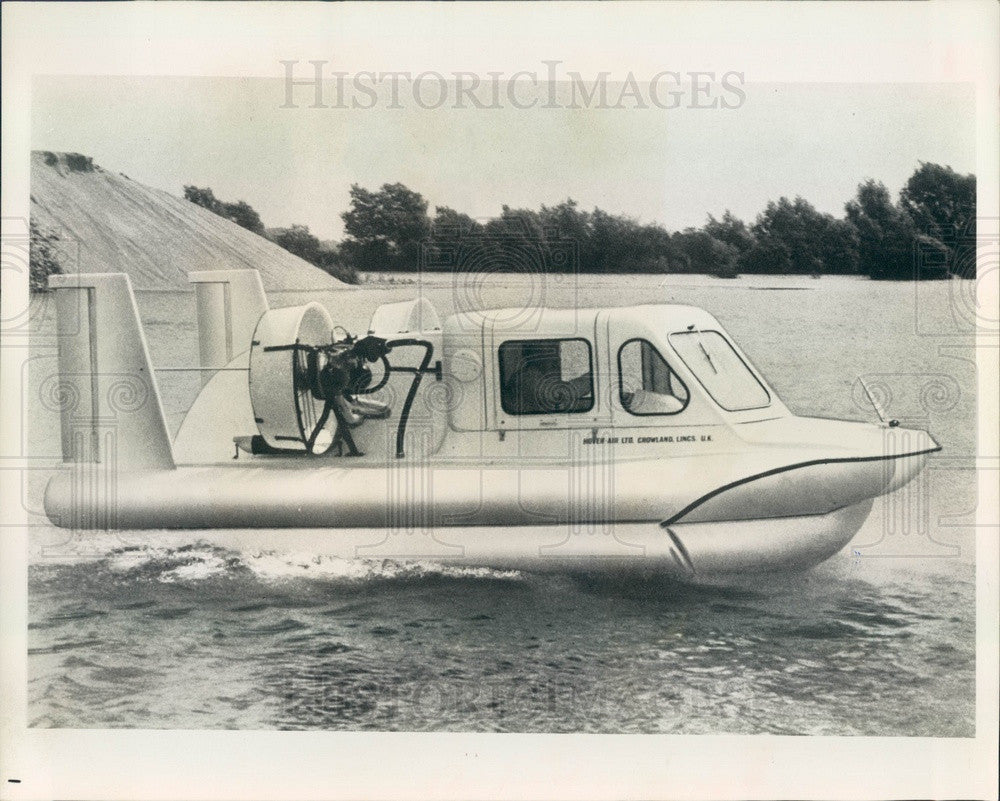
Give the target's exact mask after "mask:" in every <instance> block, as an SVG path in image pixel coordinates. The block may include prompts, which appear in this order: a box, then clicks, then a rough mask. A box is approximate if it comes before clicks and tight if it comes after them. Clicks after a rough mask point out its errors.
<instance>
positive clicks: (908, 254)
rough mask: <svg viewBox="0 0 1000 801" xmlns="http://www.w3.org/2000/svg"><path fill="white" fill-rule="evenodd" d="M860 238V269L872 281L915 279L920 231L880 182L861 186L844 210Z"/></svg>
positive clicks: (868, 181) (871, 181)
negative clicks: (917, 240) (917, 236)
mask: <svg viewBox="0 0 1000 801" xmlns="http://www.w3.org/2000/svg"><path fill="white" fill-rule="evenodd" d="M844 210H845V211H846V213H847V219H848V221H850V223H851V224H852V225H853V226H854V230H855V231H856V233H857V238H858V269H859V270H860V272H862V273H864V274H865V275H868V276H870V277H871V278H887V279H894V280H901V279H907V278H912V277H913V265H914V261H913V259H914V245H915V243H916V233H917V232H916V229H915V228H914V226H913V221H912V220H911V219H910V215H909V214H908V213H907V212H906V211H905V210H904V209H902V208H900V207H899V206H896V205H894V204H893V202H892V200H891V198H890V196H889V190H888V189H886V187H885V184H883V183H882V182H880V181H874V180H871V179H869V180H867V181H865V182H864V183H862V184H859V185H858V194H857V196H856V197H855V199H854V200H851V201H848V203H847V205H846V206H845V207H844Z"/></svg>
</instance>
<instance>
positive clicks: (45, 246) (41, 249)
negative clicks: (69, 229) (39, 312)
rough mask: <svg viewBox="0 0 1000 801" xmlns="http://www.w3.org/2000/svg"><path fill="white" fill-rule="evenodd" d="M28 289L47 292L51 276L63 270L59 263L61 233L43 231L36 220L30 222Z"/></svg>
mask: <svg viewBox="0 0 1000 801" xmlns="http://www.w3.org/2000/svg"><path fill="white" fill-rule="evenodd" d="M28 230H29V239H28V291H30V292H47V291H48V289H49V276H50V275H56V274H58V273H61V272H62V265H61V264H60V263H59V254H58V250H57V248H58V245H56V244H55V243H56V242H58V241H59V235H58V234H54V233H52V232H51V231H43V230H42V229H41V227H39V226H38V225H37V224H36V223H35V221H34V220H32V221H31V222H30V223H29V224H28Z"/></svg>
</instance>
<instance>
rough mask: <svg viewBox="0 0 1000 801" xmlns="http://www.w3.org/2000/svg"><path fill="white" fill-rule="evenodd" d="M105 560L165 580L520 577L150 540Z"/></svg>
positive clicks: (449, 567)
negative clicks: (241, 576) (158, 543)
mask: <svg viewBox="0 0 1000 801" xmlns="http://www.w3.org/2000/svg"><path fill="white" fill-rule="evenodd" d="M103 561H104V563H105V565H106V566H107V568H108V569H109V570H111V571H112V572H114V573H122V574H129V575H134V574H143V575H145V577H146V578H149V579H152V580H156V581H160V582H163V583H175V582H191V581H202V580H205V579H209V578H219V577H224V576H227V575H235V574H239V573H249V574H252V575H253V576H254V577H256V578H258V579H260V580H263V581H281V580H289V579H322V580H327V581H358V582H364V581H373V580H385V579H390V580H391V579H406V578H426V577H431V576H438V577H445V578H473V579H491V580H516V579H519V578H520V577H521V574H520V573H519V572H518V571H516V570H494V569H492V568H487V567H462V566H454V565H444V564H440V563H438V562H433V561H428V560H419V561H412V562H411V561H406V562H403V561H398V560H394V559H341V558H339V557H334V556H324V555H321V554H312V553H306V552H296V553H287V552H281V551H274V550H257V551H251V552H246V553H240V552H238V551H235V550H229V549H225V548H220V547H217V546H211V545H207V544H204V543H199V544H197V545H186V546H182V547H179V548H174V547H166V546H155V545H144V546H138V547H129V548H121V549H116V550H113V551H111V552H110V553H109V554H108V555H107V556H106V557H105V558H104V560H103Z"/></svg>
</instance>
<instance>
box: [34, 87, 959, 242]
mask: <svg viewBox="0 0 1000 801" xmlns="http://www.w3.org/2000/svg"><path fill="white" fill-rule="evenodd" d="M297 77H308V76H307V75H306V74H305V72H303V73H302V74H301V75H298V76H297ZM585 77H588V76H585ZM589 78H592V76H589ZM589 78H588V79H589ZM351 80H353V76H350V77H348V78H347V81H348V85H347V89H346V90H345V95H344V96H345V98H349V99H348V102H347V103H346V104H347V105H348V106H349V105H350V102H351V101H353V99H355V98H356V97H360V98H361V101H366V100H367V98H366V97H365V96H363V95H359V94H358V93H357V92H354V93H352V92H351V91H350V86H351V85H350V81H351ZM616 86H619V85H617V84H616V85H613V87H612V90H611V94H612V97H616V96H617V93H616V92H614V87H616ZM647 87H648V84H644V85H643V87H640V91H641V92H642V93H643V94H644V96H646V97H647V102H646V103H644V105H646V106H647V108H636V107H635V105H636V103H626V104H625V105H626V107H625V108H594V107H593V105H591V107H589V108H588V107H586V104H585V103H583V102H578V103H577V105H579V106H581V107H580V108H575V109H574V108H569V107H568V106H569V105H570V102H569V101H568V98H569V92H570V91H571V89H572V87H571V86H570V85H569V84H568V83H566V82H565V81H561V82H560V83H559V84H558V85H557V89H556V91H557V92H558V93H559V97H560V98H563V100H562V102H559V103H557V104H556V105H558V106H559V107H558V108H545V107H544V105H545V104H544V103H538V104H537V105H536V106H535V107H533V108H530V109H521V108H515V107H512V106H511V105H510V104H509V103H507V102H501V105H502V106H503V107H502V108H485V109H478V108H474V107H472V105H471V103H465V104H464V106H465V107H464V108H454V107H453V105H454V104H453V103H452V100H451V97H449V100H448V102H446V103H445V104H444V105H442V106H441V107H439V108H436V109H425V108H421V107H420V106H419V105H418V104H416V103H415V102H414V101H413V99H412V93H410V94H407V93H406V89H407V88H409V87H405V86H404V88H403V93H404V101H403V102H402V103H401V105H403V107H402V108H392V107H390V106H391V102H390V98H389V94H388V91H389V87H388V83H387V82H386V83H384V84H383V85H381V87H380V88H381V89H383V90H384V91H381V92H380V93H379V96H378V97H377V98H376V99H375V100H374V101H372V103H373V106H374V107H373V108H370V109H369V108H350V107H348V108H336V107H330V108H310V107H309V106H310V104H311V103H312V102H313V99H314V96H313V88H312V87H309V86H306V87H294V88H293V89H292V90H291V91H292V92H293V95H292V97H291V101H292V102H291V105H293V106H295V107H294V108H282V106H283V105H286V104H287V102H288V98H287V97H286V93H287V92H288V91H289V90H288V87H287V86H286V84H285V81H284V80H283V79H281V78H189V77H120V76H115V77H79V76H52V77H36V78H35V79H34V82H33V87H32V92H33V95H32V109H31V114H32V116H31V142H32V148H33V149H35V150H53V151H76V152H80V153H83V154H85V155H88V156H91V157H92V158H93V159H94V161H95V162H96V163H97V164H99V165H101V166H102V167H104V168H105V169H107V170H110V171H114V172H122V173H125V174H127V175H128V176H129V177H131V178H132V179H134V180H137V181H141V182H143V183H145V184H148V185H150V186H154V187H157V188H160V189H164V190H166V191H168V192H171V193H173V194H177V195H180V194H181V193H182V191H183V186H184V185H186V184H195V185H197V186H201V187H210V188H211V189H212V190H213V191H214V192H215V194H216V196H217V197H219V198H220V199H223V200H227V201H235V200H245V201H246V202H248V203H249V204H250V205H251V206H253V207H254V208H255V209H257V211H258V212H259V213H260V215H261V217H262V219H263V221H264V223H265V225H267V226H269V227H277V226H288V225H291V224H293V223H299V224H304V225H308V226H309V228H310V229H311V230H312V232H313V233H315V234H317V235H318V236H319V237H320V238H323V239H337V238H340V236H341V235H342V233H343V229H342V223H341V219H340V214H341V212H343V211H344V210H345V209H347V207H348V205H349V189H350V186H351V184H352V183H358V184H361V185H362V186H364V187H367V188H369V189H375V188H377V187H379V186H381V185H382V184H383V183H395V182H397V181H398V182H402V183H404V184H406V185H407V186H408V187H410V188H411V189H414V190H416V191H418V192H420V193H421V194H422V195H423V196H424V197H425V198H426V199H427V200H428V202H429V203H430V207H431V211H432V212H433V209H434V207H435V206H450V207H452V208H454V209H457V210H459V211H462V212H465V213H467V214H469V215H470V216H472V217H475V218H487V217H492V216H496V215H497V214H499V213H500V210H501V207H502V206H503V205H504V204H506V205H509V206H513V207H528V208H537V207H538V206H539V205H541V204H547V205H552V204H555V203H558V202H560V201H561V200H564V199H566V198H567V197H571V198H573V199H574V200H576V201H577V202H578V203H579V204H580V206H581V207H582V208H584V209H588V210H589V209H592V208H593V207H595V206H598V207H600V208H602V209H604V210H606V211H609V212H613V213H622V214H628V215H630V216H633V217H635V218H638V219H639V220H640V221H642V222H658V223H661V224H662V225H664V226H666V227H667V228H668V229H669V230H671V231H673V230H680V229H683V228H685V227H688V226H700V225H702V224H703V223H704V222H705V220H706V217H707V215H708V214H709V213H711V214H714V215H715V216H717V217H718V216H721V214H722V213H723V212H724V211H725V210H726V209H730V210H732V211H733V212H734V213H735V214H736V215H737V216H738V217H741V218H743V219H745V220H747V221H748V222H751V221H753V219H754V218H755V217H756V216H757V214H758V213H759V212H760V211H761V210H762V209H763V208H764V206H765V205H766V204H767V202H768V201H769V200H777V199H778V198H779V197H780V196H782V195H786V196H789V197H794V196H796V195H801V196H803V197H804V198H806V199H807V200H809V201H810V202H811V203H813V204H814V205H815V206H816V207H817V208H818V209H820V210H821V211H824V212H829V213H832V214H835V215H837V216H842V214H843V207H844V203H845V202H846V201H847V200H849V199H850V198H851V197H852V196H853V195H854V193H855V191H856V188H857V185H858V184H859V183H860V182H861V181H863V180H865V179H867V178H875V179H878V180H880V181H882V182H883V183H885V184H886V186H888V187H889V189H890V191H891V192H892V193H893V195H894V196H895V195H896V194H897V193H898V191H899V189H900V188H901V187H902V185H903V184H904V183H905V181H906V179H907V178H908V177H909V176H910V174H912V172H913V171H914V169H916V168H917V167H918V165H919V162H920V161H930V162H936V163H940V164H947V165H950V166H951V167H953V168H954V169H955V170H957V171H959V172H962V173H968V172H973V171H974V169H975V156H976V153H975V127H974V126H975V104H974V96H973V93H972V88H971V87H970V86H969V85H967V84H921V83H911V84H872V83H867V84H836V83H824V84H819V83H810V84H790V83H783V84H754V83H745V84H743V85H742V91H743V93H744V95H745V97H743V98H742V99H741V98H740V97H739V96H738V95H736V94H735V93H733V92H729V93H726V91H725V90H724V89H720V87H719V85H718V83H716V84H715V85H714V87H713V89H712V91H713V92H714V96H715V97H719V98H720V99H726V100H727V102H728V105H731V106H736V107H734V108H720V107H716V108H707V109H706V108H690V105H691V102H690V95H688V96H687V97H686V99H685V100H684V101H683V103H682V104H681V105H680V107H678V108H667V109H664V108H659V107H656V106H655V105H654V104H652V103H651V102H648V95H645V92H646V88H647ZM425 90H426V91H425V93H424V95H423V97H425V98H433V95H434V92H433V91H431V90H430V89H427V88H426V87H425ZM619 90H620V89H619ZM324 92H325V94H324V101H325V102H326V103H327V104H328V105H331V106H333V105H335V103H336V100H335V96H336V86H335V85H334V84H333V83H332V82H331V83H328V84H325V86H324ZM536 94H537V96H538V97H542V98H543V99H544V95H543V93H542V92H538V93H536ZM529 95H530V92H529ZM480 96H481V97H482V96H483V95H480ZM521 97H522V104H523V98H524V97H526V95H524V94H522V95H521ZM661 99H662V95H661ZM433 102H434V101H433V99H431V100H428V101H426V102H425V105H427V104H433ZM489 103H490V99H489V96H486V105H489ZM702 104H703V103H702ZM606 105H611V104H606ZM661 105H666V104H661Z"/></svg>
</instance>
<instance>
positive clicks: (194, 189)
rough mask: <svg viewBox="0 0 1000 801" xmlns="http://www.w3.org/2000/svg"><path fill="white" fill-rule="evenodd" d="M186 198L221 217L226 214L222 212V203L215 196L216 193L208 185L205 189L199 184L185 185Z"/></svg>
mask: <svg viewBox="0 0 1000 801" xmlns="http://www.w3.org/2000/svg"><path fill="white" fill-rule="evenodd" d="M184 199H185V200H190V201H191V202H192V203H194V204H195V205H198V206H201V207H202V208H203V209H208V210H209V211H210V212H212V213H213V214H218V215H219V216H220V217H221V216H224V215H223V213H222V203H221V202H220V201H219V200H218V198H216V197H215V193H214V192H212V190H211V189H209V188H208V187H205V188H204V189H203V188H201V187H198V186H185V187H184Z"/></svg>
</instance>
